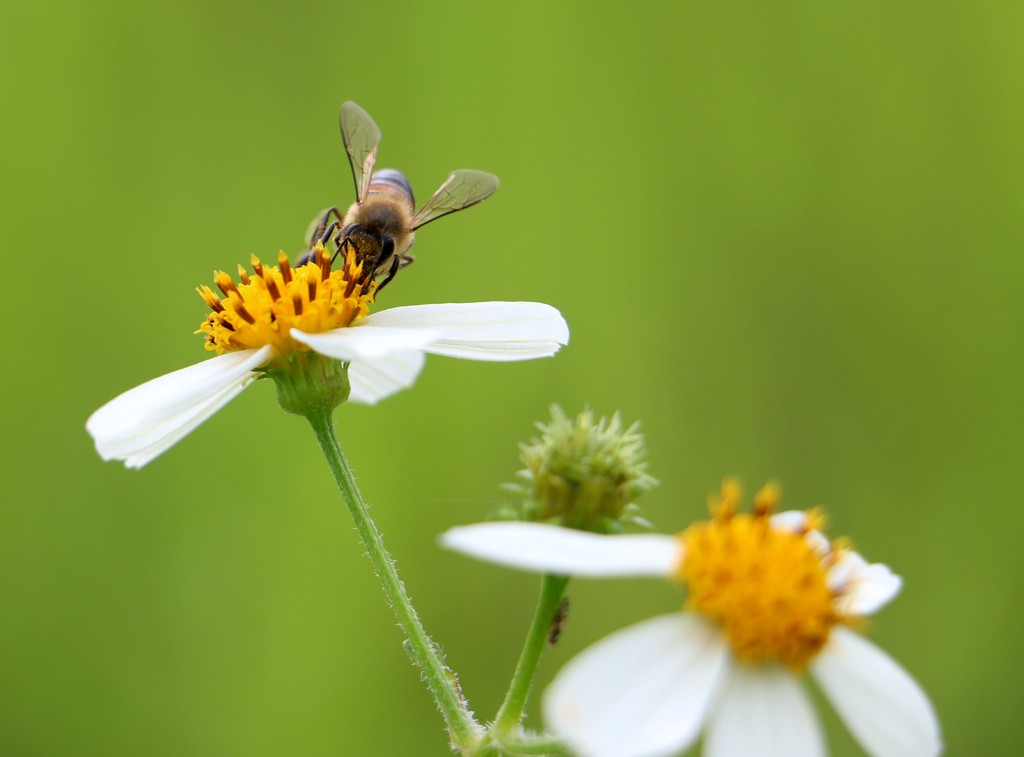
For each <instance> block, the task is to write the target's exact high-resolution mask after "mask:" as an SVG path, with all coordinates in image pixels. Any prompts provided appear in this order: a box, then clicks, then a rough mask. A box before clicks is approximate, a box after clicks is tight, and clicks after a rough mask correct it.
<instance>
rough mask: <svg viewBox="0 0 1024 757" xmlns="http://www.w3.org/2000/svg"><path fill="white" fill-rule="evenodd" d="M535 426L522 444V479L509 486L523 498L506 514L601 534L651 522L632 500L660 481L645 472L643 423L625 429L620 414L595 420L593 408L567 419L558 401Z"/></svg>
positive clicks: (520, 476) (520, 475) (520, 474)
mask: <svg viewBox="0 0 1024 757" xmlns="http://www.w3.org/2000/svg"><path fill="white" fill-rule="evenodd" d="M537 428H538V429H539V430H540V432H541V433H540V437H538V438H534V439H532V440H531V441H530V442H529V443H528V444H522V445H520V458H521V459H522V461H523V464H524V465H525V466H526V468H525V469H523V470H521V471H520V472H519V473H518V478H519V480H520V481H519V483H517V484H511V485H509V487H508V488H509V489H510V490H511V491H514V492H516V493H517V494H519V495H520V496H521V497H522V502H521V503H520V504H518V505H516V506H513V508H512V509H513V510H514V515H513V514H512V513H510V512H506V513H503V515H504V516H505V517H508V516H509V515H512V517H514V518H515V519H516V520H530V521H540V522H545V523H554V524H557V525H560V526H566V527H569V528H577V529H580V530H582V531H596V532H598V533H618V532H620V531H621V530H622V527H623V526H624V525H625V524H628V523H633V524H639V525H641V526H645V527H649V524H647V523H646V521H644V520H643V519H642V518H640V517H639V509H638V508H637V507H636V505H635V504H634V500H635V499H636V498H637V497H639V496H640V495H641V494H643V493H644V492H645V491H647V490H648V489H650V488H651V487H652V486H654V485H655V484H656V483H657V481H655V480H654V479H653V478H652V477H651V476H649V475H648V474H647V463H646V462H645V461H644V459H643V458H644V438H643V435H642V434H640V432H639V423H634V424H633V425H631V426H629V427H628V428H623V426H622V422H621V420H620V418H619V415H618V413H616V414H615V415H613V416H612V417H611V418H610V419H609V418H601V419H598V420H595V418H594V414H593V412H592V411H590V410H584V411H583V412H582V413H580V414H579V415H577V416H576V417H575V418H569V417H568V416H566V414H565V413H564V412H563V411H562V409H561V408H560V407H558V406H557V405H555V406H552V408H551V420H550V421H549V422H548V423H538V424H537Z"/></svg>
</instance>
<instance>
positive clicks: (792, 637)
mask: <svg viewBox="0 0 1024 757" xmlns="http://www.w3.org/2000/svg"><path fill="white" fill-rule="evenodd" d="M739 499H740V489H739V486H738V485H737V484H736V483H735V482H731V481H727V482H726V483H725V484H723V486H722V494H721V497H720V498H717V499H716V501H714V502H713V503H712V516H713V517H712V519H711V520H709V521H706V522H702V523H695V524H694V525H692V526H690V527H689V528H687V529H686V530H685V531H683V532H682V533H681V534H679V538H680V539H681V540H682V542H683V545H684V558H683V561H682V564H681V565H680V575H679V578H680V579H681V580H682V581H683V582H684V583H685V584H686V586H687V590H688V605H689V607H690V608H691V609H692V610H695V611H696V612H699V613H701V614H702V615H704V616H705V617H707V618H709V619H710V620H712V621H713V622H715V623H716V624H718V625H719V626H720V627H721V628H722V631H723V633H724V634H725V637H726V639H727V640H728V641H729V644H730V645H731V647H732V650H733V654H734V656H735V657H736V658H737V659H739V660H742V661H744V662H751V663H757V662H769V661H775V662H781V663H783V664H785V665H787V666H789V667H790V668H794V669H799V668H802V667H803V666H804V665H805V664H806V663H807V662H808V660H810V659H811V658H812V657H814V655H815V654H817V653H818V651H819V650H820V649H821V648H822V646H823V645H824V644H825V642H826V641H827V640H828V635H829V631H830V630H831V629H832V626H834V625H835V624H836V623H838V622H841V621H843V620H844V618H843V617H841V616H840V615H839V614H838V613H837V611H836V609H835V599H836V594H835V593H834V592H833V591H832V590H831V589H830V588H829V586H828V581H827V569H828V567H829V565H830V564H831V563H832V562H833V561H834V560H835V559H836V556H837V555H838V552H837V551H836V550H835V549H834V548H832V547H827V546H826V547H824V548H822V547H819V548H818V549H817V550H816V549H815V548H814V546H812V544H811V543H809V541H808V539H807V534H808V533H809V531H810V530H811V529H812V528H815V527H816V526H817V524H818V523H819V522H820V520H821V518H820V515H818V514H816V513H813V512H812V513H810V514H809V517H808V522H807V525H806V527H805V528H804V530H803V532H794V531H792V530H784V529H781V528H778V527H773V526H772V524H771V520H770V515H771V512H772V511H773V510H774V509H775V507H776V505H777V503H778V500H779V490H778V488H777V487H776V486H774V485H771V484H769V485H768V486H766V487H765V488H764V489H762V490H761V491H760V492H759V493H758V495H757V497H756V498H755V500H754V508H753V512H752V513H749V514H748V513H738V512H736V510H737V506H738V504H739ZM823 553H824V554H823Z"/></svg>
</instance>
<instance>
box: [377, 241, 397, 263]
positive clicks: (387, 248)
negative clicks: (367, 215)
mask: <svg viewBox="0 0 1024 757" xmlns="http://www.w3.org/2000/svg"><path fill="white" fill-rule="evenodd" d="M381 241H382V242H383V244H381V247H380V259H381V262H384V261H385V260H387V259H388V258H390V257H391V255H392V254H393V253H394V251H395V240H394V239H392V238H391V237H389V236H388V235H387V234H385V235H384V236H383V238H382V240H381Z"/></svg>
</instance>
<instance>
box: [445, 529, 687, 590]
mask: <svg viewBox="0 0 1024 757" xmlns="http://www.w3.org/2000/svg"><path fill="white" fill-rule="evenodd" d="M441 544H442V545H443V546H445V547H447V548H448V549H453V550H455V551H456V552H462V553H463V554H466V555H470V556H471V557H476V558H479V559H481V560H486V561H488V562H493V563H497V564H498V565H506V566H508V567H511V568H520V569H522V570H532V571H536V572H538V573H557V574H560V575H576V576H590V577H593V578H603V577H612V576H663V577H665V576H668V575H669V574H670V573H671V572H672V571H673V570H674V569H675V568H676V566H678V565H679V562H680V560H681V559H682V544H681V543H680V542H679V540H678V539H676V538H674V537H672V536H666V535H664V534H623V535H616V536H604V535H602V534H592V533H587V532H586V531H576V530H574V529H571V528H561V527H559V526H550V525H546V524H544V523H521V522H495V523H477V524H475V525H472V526H458V527H456V528H452V529H449V530H448V531H447V532H445V533H444V534H442V536H441Z"/></svg>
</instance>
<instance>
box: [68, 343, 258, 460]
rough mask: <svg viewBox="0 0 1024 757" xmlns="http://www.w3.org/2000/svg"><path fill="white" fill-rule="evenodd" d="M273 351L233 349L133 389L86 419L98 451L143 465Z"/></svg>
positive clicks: (238, 385)
mask: <svg viewBox="0 0 1024 757" xmlns="http://www.w3.org/2000/svg"><path fill="white" fill-rule="evenodd" d="M271 353H272V348H271V347H269V346H268V347H263V348H261V349H259V350H240V351H238V352H229V353H227V354H226V355H220V356H219V357H215V358H211V359H209V360H204V361H203V362H202V363H197V364H196V365H192V366H189V367H188V368H182V369H181V370H178V371H174V372H173V373H168V374H167V375H165V376H160V377H159V378H155V379H153V380H152V381H147V382H146V383H145V384H142V385H140V386H137V387H135V388H134V389H129V390H128V391H127V392H125V393H124V394H121V395H119V396H117V397H115V398H114V399H112V400H111V401H110V402H108V403H107V404H106V405H104V406H103V407H101V408H100V409H99V410H97V411H96V412H95V413H93V414H92V415H91V416H90V417H89V420H87V421H86V423H85V428H86V429H87V430H88V432H89V433H90V434H92V437H93V439H94V440H95V442H96V451H97V452H99V453H100V456H101V457H103V459H104V460H123V461H124V463H125V465H126V466H128V467H129V468H141V467H142V466H143V465H145V464H146V463H148V462H149V461H150V460H152V459H153V458H155V457H156V456H157V455H159V454H161V453H162V452H164V451H166V450H167V449H169V448H170V447H171V446H173V445H174V444H175V443H176V442H177V441H178V440H180V439H181V438H182V437H184V436H185V435H186V434H188V433H189V432H190V431H192V430H193V429H194V428H195V427H196V426H198V425H199V424H200V423H202V422H203V421H204V420H206V419H207V418H209V417H210V416H211V415H213V414H214V413H215V412H217V411H218V410H219V409H220V408H222V407H223V406H224V405H225V404H226V403H227V402H228V400H230V399H231V398H232V397H234V396H235V395H236V394H238V393H239V392H240V391H242V389H244V388H245V387H246V385H247V384H249V382H251V381H252V380H253V379H255V378H256V376H257V375H258V374H256V373H254V370H255V369H256V368H259V367H260V366H261V365H263V364H264V363H266V362H267V360H268V359H269V358H270V355H271Z"/></svg>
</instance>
